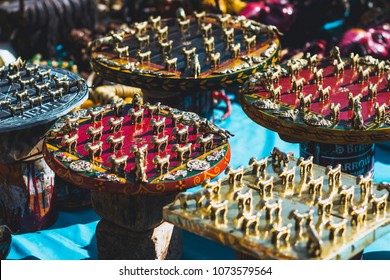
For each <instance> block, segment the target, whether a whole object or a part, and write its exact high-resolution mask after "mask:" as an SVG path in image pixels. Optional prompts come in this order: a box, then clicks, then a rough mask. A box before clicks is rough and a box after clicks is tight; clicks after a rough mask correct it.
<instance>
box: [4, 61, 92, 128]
mask: <svg viewBox="0 0 390 280" xmlns="http://www.w3.org/2000/svg"><path fill="white" fill-rule="evenodd" d="M27 67H32V65H27ZM47 71H50V72H49V76H44V77H43V80H41V79H40V77H39V75H38V73H43V72H47ZM18 73H20V80H21V81H28V80H30V79H33V80H34V81H35V83H36V84H37V85H38V86H40V85H43V84H46V83H47V84H48V90H45V91H43V93H42V95H41V97H42V105H40V104H39V101H38V100H37V99H36V101H35V102H34V103H33V105H30V102H29V100H28V98H30V100H34V98H37V97H39V94H38V93H37V90H36V88H34V86H33V85H32V84H28V85H26V92H27V95H26V96H24V97H22V100H21V101H19V100H18V97H17V96H16V94H15V91H17V92H18V93H22V92H23V90H22V85H21V84H20V83H19V82H18V81H15V82H13V83H11V82H10V81H9V79H8V78H7V75H8V74H11V73H10V70H9V68H8V67H6V68H5V69H4V71H3V72H2V73H1V74H0V102H4V101H6V100H9V102H10V106H12V107H17V106H19V105H23V107H24V109H23V110H16V111H15V113H14V114H12V112H11V110H10V109H8V108H9V107H8V106H7V105H6V104H2V105H1V106H0V133H3V132H11V131H15V130H23V129H25V128H30V127H34V126H37V125H40V124H45V123H49V122H51V121H53V120H55V119H57V118H59V117H61V116H63V115H65V114H67V113H68V112H70V111H71V110H72V109H73V108H75V107H77V106H79V105H80V104H82V103H83V102H84V101H85V100H86V99H87V97H88V89H87V85H86V83H84V82H83V81H82V80H80V77H79V76H78V75H76V74H74V73H72V72H69V71H67V70H64V69H61V68H53V67H49V66H39V67H38V68H37V70H36V71H35V72H33V74H31V75H29V74H28V73H27V70H26V68H21V69H20V70H19V71H18ZM54 77H56V78H57V79H62V78H63V79H66V80H67V81H68V82H69V83H71V84H72V83H74V82H76V81H81V84H80V87H81V88H80V90H79V89H78V88H77V86H76V84H74V86H72V87H70V88H69V91H66V92H65V91H64V92H63V93H62V97H60V96H59V95H58V96H56V97H55V98H54V99H53V98H52V97H51V96H50V94H49V91H55V90H57V89H58V87H57V86H56V82H55V80H54ZM0 104H1V103H0Z"/></svg>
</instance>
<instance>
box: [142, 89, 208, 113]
mask: <svg viewBox="0 0 390 280" xmlns="http://www.w3.org/2000/svg"><path fill="white" fill-rule="evenodd" d="M142 92H143V98H144V102H149V103H151V104H154V103H156V102H161V104H164V105H168V106H171V107H173V108H176V109H179V110H183V111H189V112H194V113H196V114H198V115H199V116H201V117H204V118H207V119H210V118H211V117H212V114H213V97H212V94H211V92H212V91H210V90H203V91H200V90H199V91H195V90H188V91H179V92H165V91H156V90H146V89H145V90H144V89H143V90H142Z"/></svg>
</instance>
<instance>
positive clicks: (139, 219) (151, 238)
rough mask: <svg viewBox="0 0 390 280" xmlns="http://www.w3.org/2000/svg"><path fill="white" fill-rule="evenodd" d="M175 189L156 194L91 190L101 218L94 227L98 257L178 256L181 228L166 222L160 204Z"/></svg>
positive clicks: (169, 200) (163, 202)
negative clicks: (95, 227) (130, 194)
mask: <svg viewBox="0 0 390 280" xmlns="http://www.w3.org/2000/svg"><path fill="white" fill-rule="evenodd" d="M175 196H176V193H168V194H164V195H159V196H150V195H144V196H142V195H132V196H126V195H122V194H113V193H103V192H99V191H92V192H91V200H92V206H93V208H94V209H95V211H96V213H98V214H99V215H100V216H101V217H102V220H101V221H100V222H99V225H98V227H97V229H96V237H97V246H98V253H99V258H100V259H140V260H146V259H178V258H180V256H181V251H182V244H181V236H182V233H181V230H179V229H178V228H175V227H174V226H173V225H172V224H170V223H166V222H164V220H163V217H162V208H163V206H165V205H167V204H169V203H170V202H172V201H173V200H174V198H175Z"/></svg>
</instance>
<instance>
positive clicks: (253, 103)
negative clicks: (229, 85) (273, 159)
mask: <svg viewBox="0 0 390 280" xmlns="http://www.w3.org/2000/svg"><path fill="white" fill-rule="evenodd" d="M334 52H336V53H337V51H334ZM312 60H313V59H312ZM333 61H336V62H335V64H336V66H334V65H333ZM354 61H355V62H354ZM354 63H355V64H354ZM288 64H289V65H290V66H288ZM338 64H343V65H344V70H343V71H342V72H341V73H340V74H336V73H335V72H336V71H337V68H336V67H337V65H338ZM291 65H294V66H291ZM315 65H316V67H315ZM378 65H379V66H378ZM291 67H295V68H296V69H297V70H296V72H295V74H293V75H291ZM379 68H380V69H379ZM313 69H315V70H313ZM320 69H321V70H320ZM359 69H361V74H359ZM317 70H318V71H322V80H321V78H320V80H319V81H317V82H316V81H315V74H314V73H315V72H316V71H317ZM363 72H364V74H363ZM389 74H390V64H389V62H388V61H387V62H385V61H378V60H376V59H373V58H372V57H369V56H366V57H358V56H354V55H353V54H352V55H351V58H348V59H341V58H340V57H337V55H336V56H335V55H333V56H330V57H329V58H325V59H322V60H317V61H314V62H312V64H311V65H310V58H308V59H299V60H293V61H289V62H288V63H287V64H284V65H281V66H280V67H279V66H276V67H272V66H271V67H269V68H268V69H266V70H265V71H263V72H262V73H257V74H254V75H253V76H251V77H250V78H249V79H248V81H247V82H246V83H245V85H244V87H243V89H242V94H241V103H242V107H243V109H244V111H245V112H246V114H247V115H248V116H249V117H250V118H251V119H252V120H254V121H255V122H257V123H259V124H260V125H262V126H264V127H266V128H268V129H271V130H274V131H277V132H278V133H279V134H281V135H285V136H288V137H290V138H293V139H300V140H301V141H302V140H306V141H315V142H319V143H331V144H369V143H376V142H381V141H388V140H389V139H390V114H389V107H388V105H389V98H390V81H389V80H390V76H389ZM292 76H294V77H295V79H296V80H297V81H298V80H300V79H302V78H303V79H305V80H302V81H304V82H303V85H302V88H298V87H299V85H298V86H297V89H296V90H294V86H293V82H292V81H291V77H292ZM319 86H322V88H323V89H326V88H328V90H329V92H328V96H327V94H326V92H325V94H324V99H323V100H321V96H320V90H319ZM272 87H273V88H274V89H275V90H274V91H273V90H272ZM370 87H374V89H371V90H370V89H369V88H370ZM279 90H280V96H279V97H278V96H277V91H279ZM271 92H273V94H274V97H273V94H271ZM301 94H302V96H301V97H303V98H299V95H301ZM309 95H310V96H311V98H309V97H308V96H309ZM351 97H354V98H355V100H357V102H355V103H354V101H353V99H352V98H351ZM309 99H310V100H309ZM305 101H306V104H304V103H305ZM353 104H356V105H355V107H354V105H353ZM332 107H333V108H336V109H335V110H332ZM337 108H339V110H337Z"/></svg>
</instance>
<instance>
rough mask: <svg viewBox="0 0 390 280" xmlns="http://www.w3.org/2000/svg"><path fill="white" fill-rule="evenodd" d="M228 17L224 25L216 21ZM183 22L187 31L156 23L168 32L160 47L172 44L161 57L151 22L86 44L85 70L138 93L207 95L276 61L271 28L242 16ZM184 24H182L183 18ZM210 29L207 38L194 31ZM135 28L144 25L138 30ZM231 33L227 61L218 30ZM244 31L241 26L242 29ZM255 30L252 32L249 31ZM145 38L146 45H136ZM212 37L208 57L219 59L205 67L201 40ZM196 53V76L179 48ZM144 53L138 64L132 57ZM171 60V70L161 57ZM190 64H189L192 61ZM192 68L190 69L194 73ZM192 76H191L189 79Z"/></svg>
mask: <svg viewBox="0 0 390 280" xmlns="http://www.w3.org/2000/svg"><path fill="white" fill-rule="evenodd" d="M225 18H229V19H228V20H227V21H226V22H225V23H221V19H222V20H223V19H225ZM186 20H189V29H188V30H187V31H181V30H182V29H181V28H179V24H178V22H179V21H180V20H178V19H164V20H161V21H159V23H158V24H159V30H163V29H164V28H167V29H168V35H167V37H166V38H163V39H162V40H160V42H164V43H169V42H171V43H172V47H171V48H172V50H171V51H170V52H168V53H166V52H164V54H163V49H162V48H161V47H160V44H159V39H158V38H157V37H158V36H160V35H157V34H158V31H157V30H158V28H154V27H153V25H154V24H153V23H152V19H150V20H149V21H148V22H142V23H135V24H134V25H132V27H131V28H130V29H124V30H123V31H122V32H118V33H112V34H111V35H109V36H107V37H105V38H102V39H98V40H95V41H94V42H92V43H91V65H92V68H93V70H94V71H96V73H98V74H99V75H101V76H103V77H104V78H105V79H108V80H110V81H113V82H117V83H121V84H127V85H132V86H137V87H140V88H142V89H149V90H161V91H172V90H173V91H181V92H185V91H188V90H211V89H219V88H226V87H228V86H233V85H237V84H240V83H242V82H243V81H244V80H245V79H246V78H247V77H248V76H249V75H250V74H252V73H254V72H256V71H257V70H258V69H259V68H262V67H266V66H267V65H270V64H273V63H275V62H276V61H278V57H279V49H280V45H279V39H278V38H277V35H278V34H279V32H278V31H277V29H273V28H275V27H274V26H273V27H272V26H266V25H262V24H259V23H256V22H255V21H252V20H247V19H246V18H244V17H234V16H230V15H215V14H205V17H204V18H202V19H200V24H199V23H198V20H197V18H195V17H193V16H188V17H186ZM183 21H184V19H183ZM208 24H210V26H211V34H210V35H202V32H201V30H200V26H202V25H204V26H207V25H208ZM139 26H146V27H145V29H143V30H141V31H140V27H139ZM222 26H223V28H225V30H227V31H230V32H231V31H232V30H233V34H234V35H233V37H234V38H233V40H232V41H231V43H234V44H235V45H238V44H240V47H239V49H240V53H239V54H238V55H237V56H236V57H233V56H232V53H233V52H231V51H230V50H228V49H227V48H226V40H225V39H224V35H223V34H224V32H223V28H222ZM244 26H245V27H244ZM253 29H256V31H253ZM244 32H246V33H247V36H248V37H253V36H255V38H256V39H255V44H254V45H251V46H250V47H249V48H248V47H247V46H246V44H245V43H244V39H243V38H244ZM146 36H149V43H144V41H142V42H141V40H144V39H145V38H146ZM206 38H209V39H211V38H213V40H214V48H213V49H214V50H213V53H214V54H216V53H219V54H220V64H219V65H217V66H216V67H213V66H212V65H211V60H210V59H209V55H208V54H207V51H206V45H205V44H204V41H205V40H206ZM115 46H117V47H118V49H123V48H125V49H127V53H126V52H123V54H120V52H119V51H115ZM194 47H195V48H196V51H195V53H196V55H197V56H198V60H199V66H200V69H199V72H197V71H195V70H194V71H190V69H187V68H186V60H185V55H184V53H183V48H185V49H187V50H190V49H192V48H194ZM139 50H140V51H141V52H142V53H147V52H148V51H150V54H149V55H150V59H147V58H145V60H144V61H143V62H142V61H141V59H140V57H139V56H138V55H137V52H138V51H139ZM166 56H168V57H170V58H171V59H177V61H176V69H173V68H171V69H170V70H168V69H167V67H166V64H165V62H164V58H165V57H166ZM192 60H193V61H194V59H193V58H192ZM194 69H195V68H194ZM194 73H197V74H194Z"/></svg>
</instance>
